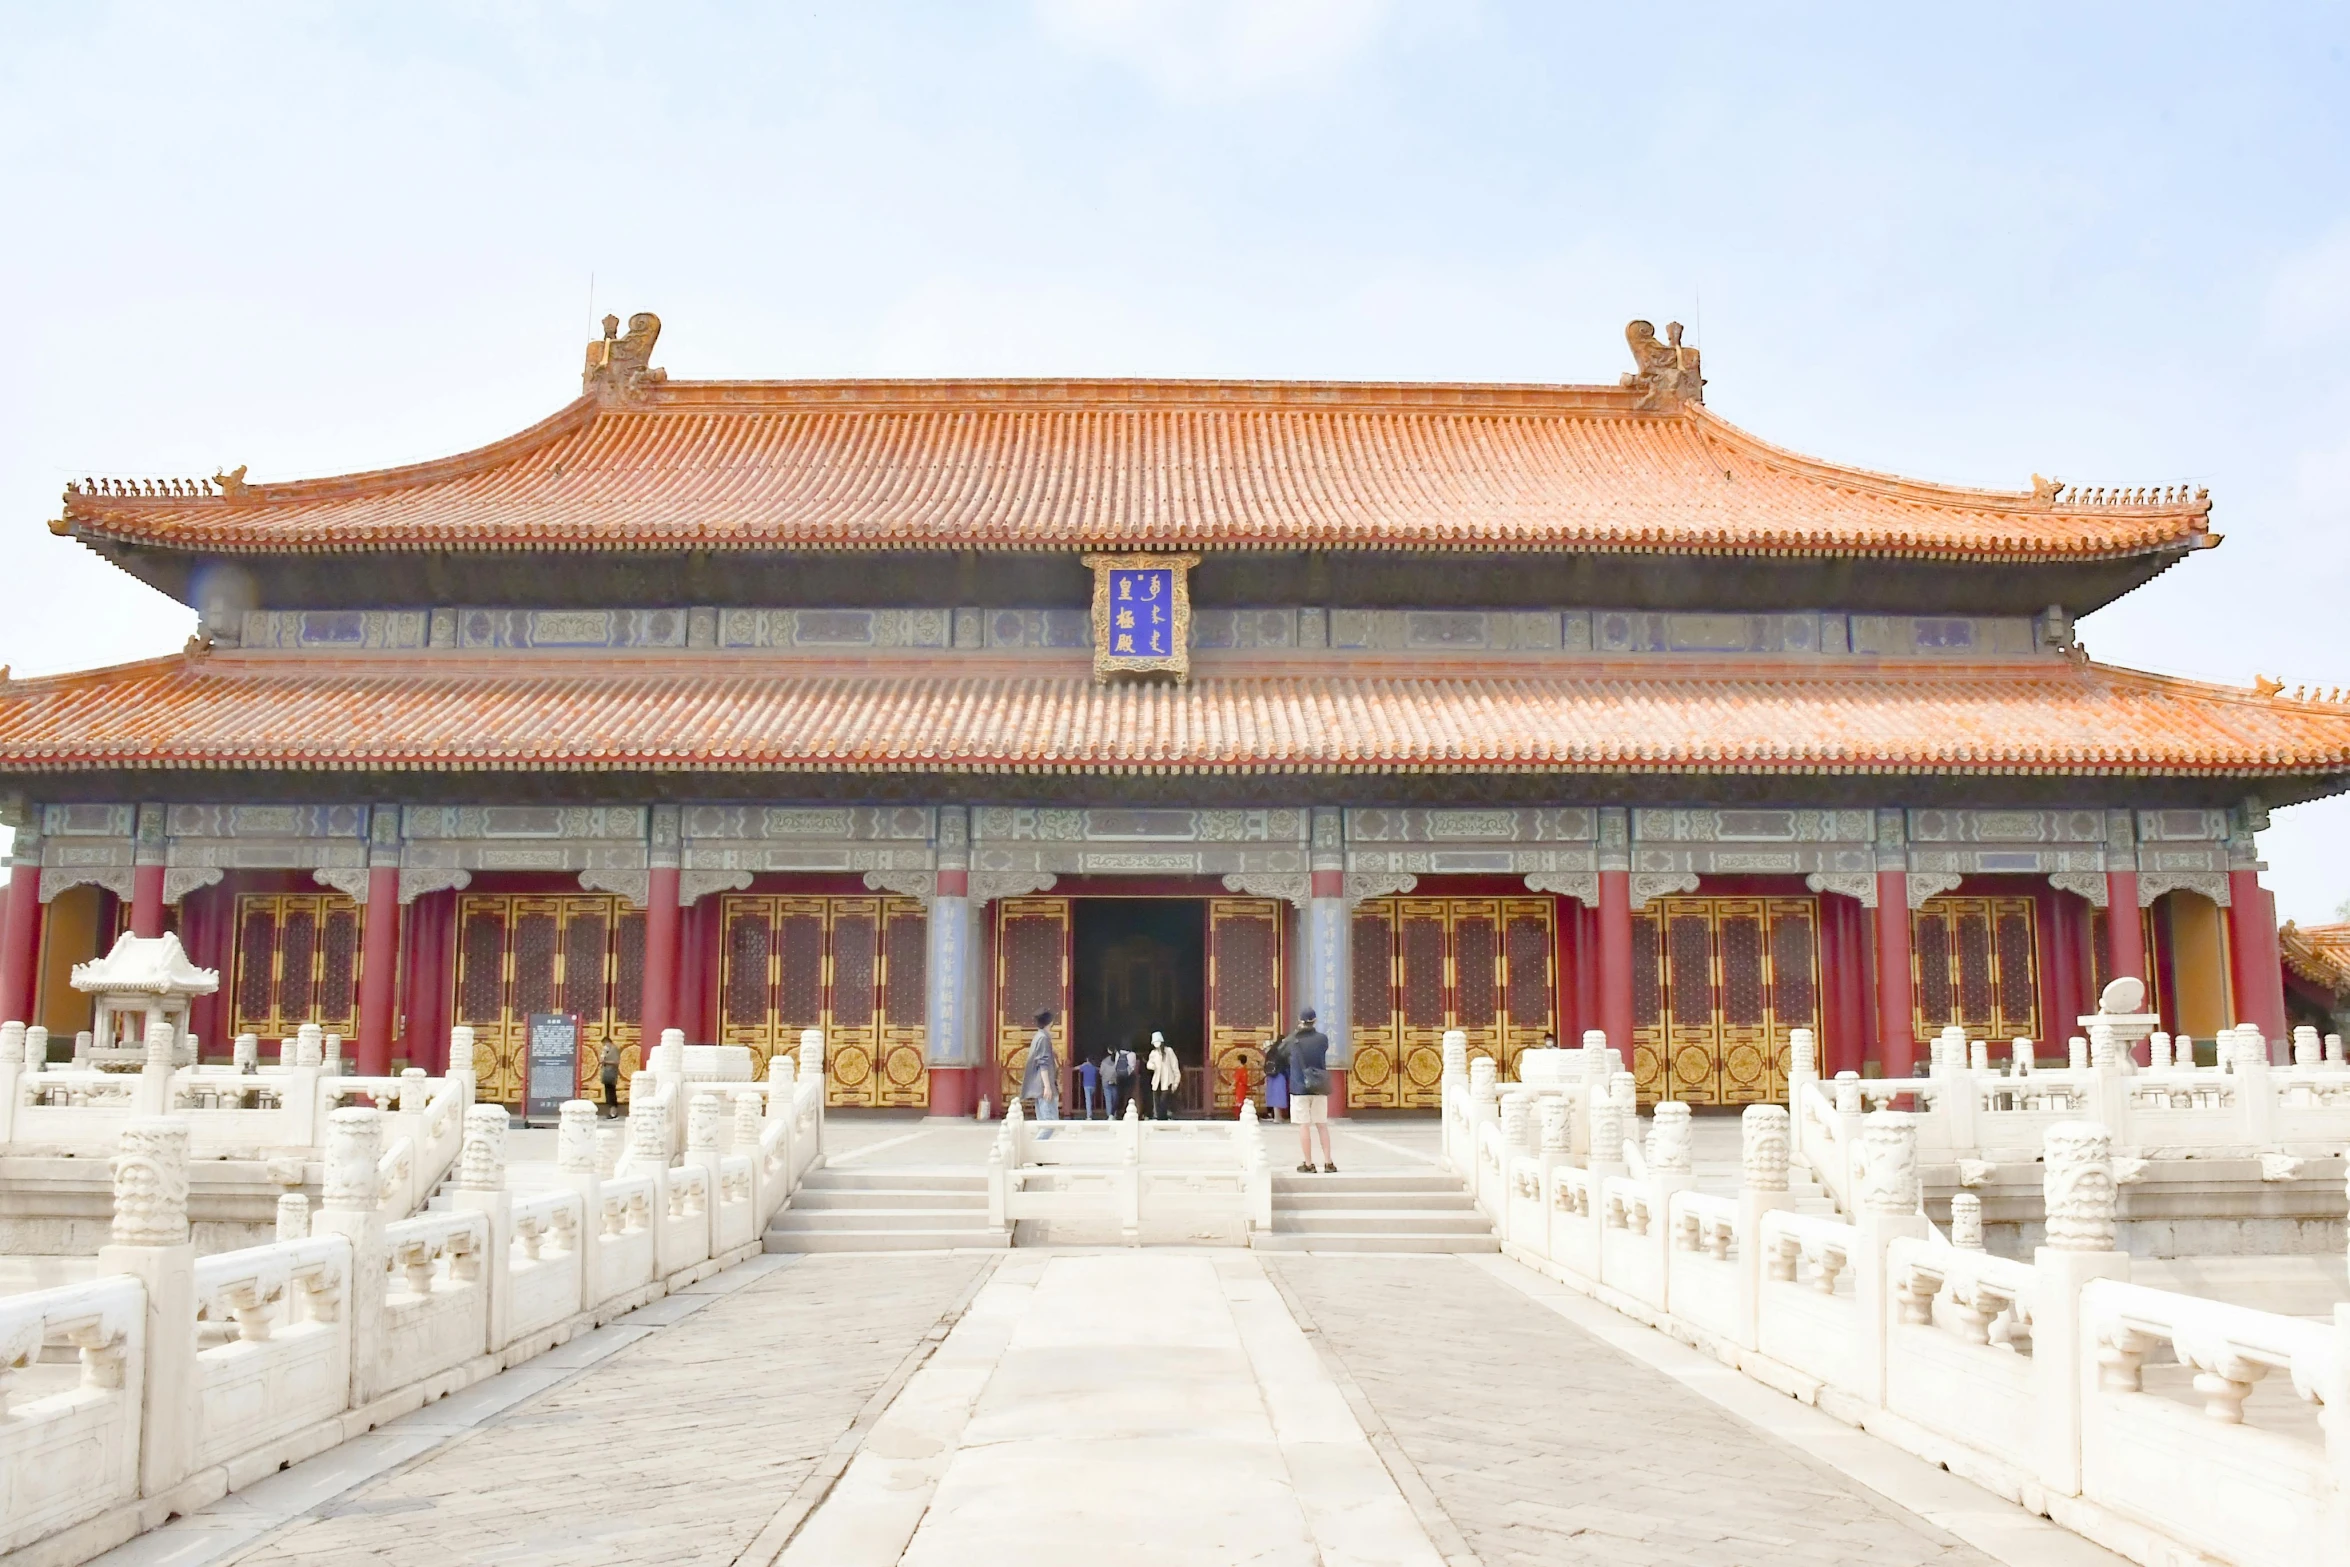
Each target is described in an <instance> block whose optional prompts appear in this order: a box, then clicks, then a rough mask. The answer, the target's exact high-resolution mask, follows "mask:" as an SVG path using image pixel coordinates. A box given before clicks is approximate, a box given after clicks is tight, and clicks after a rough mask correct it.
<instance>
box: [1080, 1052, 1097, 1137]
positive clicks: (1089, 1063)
mask: <svg viewBox="0 0 2350 1567" xmlns="http://www.w3.org/2000/svg"><path fill="white" fill-rule="evenodd" d="M1101 1081H1102V1069H1101V1067H1100V1066H1098V1065H1097V1064H1096V1063H1095V1062H1094V1059H1093V1057H1091V1056H1087V1057H1086V1058H1085V1059H1084V1060H1082V1061H1080V1062H1078V1063H1077V1095H1078V1098H1079V1099H1080V1100H1081V1101H1082V1102H1083V1103H1084V1105H1085V1118H1086V1119H1087V1120H1088V1121H1090V1120H1092V1119H1093V1107H1094V1104H1095V1102H1096V1101H1097V1100H1098V1099H1099V1098H1100V1097H1101Z"/></svg>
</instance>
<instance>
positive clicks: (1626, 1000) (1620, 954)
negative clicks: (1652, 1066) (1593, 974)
mask: <svg viewBox="0 0 2350 1567" xmlns="http://www.w3.org/2000/svg"><path fill="white" fill-rule="evenodd" d="M1599 1026H1600V1027H1601V1028H1603V1029H1605V1030H1606V1031H1607V1042H1608V1046H1609V1048H1610V1049H1613V1050H1620V1051H1622V1052H1623V1055H1624V1065H1625V1067H1626V1068H1627V1069H1628V1068H1630V1067H1631V1065H1632V873H1631V872H1630V871H1601V872H1600V873H1599Z"/></svg>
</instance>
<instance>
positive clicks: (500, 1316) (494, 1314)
mask: <svg viewBox="0 0 2350 1567" xmlns="http://www.w3.org/2000/svg"><path fill="white" fill-rule="evenodd" d="M419 1075H421V1074H419ZM407 1094H408V1085H407V1083H406V1082H405V1080H403V1082H402V1083H401V1100H402V1106H403V1113H402V1117H401V1118H402V1119H403V1120H405V1119H407V1115H406V1113H405V1105H406V1100H407ZM509 1124H510V1122H509V1120H508V1118H507V1115H506V1107H505V1106H504V1105H475V1106H473V1107H472V1108H471V1109H469V1110H467V1111H466V1112H465V1143H464V1146H463V1147H462V1148H460V1149H459V1150H458V1154H457V1179H456V1180H455V1181H454V1182H452V1183H451V1190H450V1191H449V1194H448V1202H449V1206H450V1207H452V1208H455V1209H457V1210H459V1211H460V1212H464V1213H478V1214H480V1215H482V1216H483V1217H484V1218H485V1219H487V1220H488V1222H489V1231H490V1234H489V1242H488V1244H487V1245H486V1246H485V1247H484V1248H483V1255H482V1263H483V1267H482V1274H481V1276H482V1283H483V1285H484V1287H485V1288H486V1289H487V1290H488V1291H489V1302H488V1307H489V1309H488V1310H487V1311H485V1312H484V1313H483V1314H482V1348H483V1350H484V1351H485V1352H490V1353H495V1352H496V1351H498V1350H500V1349H503V1348H505V1347H506V1341H507V1338H508V1336H509V1325H510V1324H511V1323H512V1321H513V1315H514V1307H513V1294H514V1287H513V1280H512V1272H513V1267H514V1194H513V1193H511V1192H509V1191H508V1190H507V1189H506V1131H507V1127H508V1126H509ZM413 1135H415V1136H416V1137H418V1138H419V1139H420V1140H421V1138H422V1136H423V1133H422V1130H421V1118H420V1127H419V1130H418V1131H417V1132H416V1133H414V1134H413Z"/></svg>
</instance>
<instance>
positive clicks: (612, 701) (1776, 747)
mask: <svg viewBox="0 0 2350 1567" xmlns="http://www.w3.org/2000/svg"><path fill="white" fill-rule="evenodd" d="M122 769H131V770H138V769H207V770H275V771H291V772H349V771H378V770H384V771H407V770H413V771H425V772H480V771H492V772H556V771H584V772H602V773H727V772H737V773H744V774H756V773H764V772H801V773H817V772H820V773H926V774H973V773H996V774H1007V773H1029V774H1037V773H1059V774H1093V775H1137V774H1397V773H1415V774H1437V775H1464V774H1472V773H1484V774H1495V773H1521V774H1523V773H1544V774H1599V773H1632V774H1649V775H1675V774H1692V773H1746V774H1778V775H1796V776H1800V775H1820V774H1876V775H1887V774H1891V775H1904V776H1915V775H1937V774H1938V775H1974V776H1997V775H2007V776H2076V777H2115V776H2120V777H2214V776H2221V777H2260V776H2280V775H2282V776H2299V777H2303V778H2311V777H2319V778H2324V777H2331V776H2335V775H2341V774H2343V773H2345V772H2350V706H2339V705H2335V704H2331V703H2320V702H2301V701H2292V700H2285V699H2280V698H2277V697H2274V696H2261V695H2258V694H2256V693H2254V692H2249V691H2244V690H2240V689H2234V688H2227V687H2219V686H2210V685H2203V684H2199V683H2196V682H2192V681H2185V680H2175V679H2170V678H2166V677H2162V676H2156V675H2146V674H2139V673H2135V672H2132V671H2129V670H2121V669H2112V668H2108V667H2105V666H2101V665H2077V664H2074V663H2072V662H2070V661H2067V660H2062V659H2047V660H2031V661H2014V662H2009V663H2001V664H1989V663H1984V664H1952V663H1948V662H1944V661H1941V660H1911V661H1895V660H1886V661H1859V660H1855V661H1853V663H1852V664H1851V665H1850V666H1828V665H1821V664H1814V665H1801V666H1790V665H1788V664H1785V663H1774V662H1770V661H1762V660H1722V659H1710V658H1678V659H1676V658H1666V657H1659V658H1651V659H1647V660H1642V661H1640V662H1637V663H1631V662H1609V661H1593V662H1591V663H1589V664H1581V663H1579V664H1578V665H1576V666H1575V667H1574V668H1572V669H1566V668H1562V667H1560V665H1559V663H1558V661H1557V660H1555V659H1540V658H1508V657H1498V658H1497V657H1487V656H1478V657H1466V658H1464V657H1448V656H1444V655H1435V656H1420V657H1415V658H1413V659H1410V660H1401V659H1399V660H1393V661H1389V660H1381V659H1352V660H1344V661H1335V660H1330V659H1326V658H1318V657H1311V656H1297V655H1291V656H1267V655H1238V654H1228V655H1215V656H1208V655H1202V656H1201V657H1200V658H1198V659H1197V660H1196V661H1195V667H1194V673H1193V676H1192V679H1191V681H1190V683H1189V684H1186V685H1180V686H1178V685H1169V684H1158V683H1153V684H1137V683H1113V684H1107V685H1104V684H1097V683H1096V682H1095V681H1094V679H1093V678H1092V674H1091V666H1090V662H1089V660H1088V658H1087V656H1086V655H1084V654H1075V655H1070V656H1067V657H1060V656H1051V657H1030V658H1022V659H1007V658H1002V657H988V656H985V655H972V654H967V653H965V654H947V653H918V652H911V651H905V650H897V651H892V652H889V653H885V654H882V653H877V654H871V655H867V656H864V657H861V658H858V659H856V660H854V661H848V660H842V661H837V662H836V661H830V660H810V659H802V658H761V657H756V656H748V655H739V654H737V655H712V654H694V653H663V654H614V653H608V652H597V653H594V654H592V655H576V656H575V655H563V654H536V655H528V656H523V655H512V654H508V655H501V656H498V657H495V658H480V657H471V656H465V655H456V654H434V653H428V654H415V653H401V654H376V655H348V656H340V657H334V658H321V657H318V656H315V655H288V654H276V653H228V652H214V653H209V654H202V655H196V656H183V657H178V658H167V659H159V660H155V661H152V662H149V663H144V664H131V665H124V666H121V667H118V668H113V669H103V670H93V671H90V672H87V673H84V674H76V675H64V676H57V677H53V678H44V679H38V680H16V681H9V682H6V683H4V684H0V772H14V773H58V772H75V771H91V770H122Z"/></svg>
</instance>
